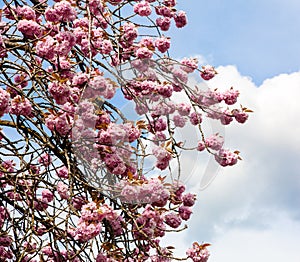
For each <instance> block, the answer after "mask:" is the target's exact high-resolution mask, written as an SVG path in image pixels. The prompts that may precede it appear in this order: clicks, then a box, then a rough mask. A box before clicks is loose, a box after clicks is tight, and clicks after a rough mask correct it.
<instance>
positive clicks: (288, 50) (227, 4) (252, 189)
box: [167, 0, 300, 262]
mask: <svg viewBox="0 0 300 262" xmlns="http://www.w3.org/2000/svg"><path fill="white" fill-rule="evenodd" d="M178 2H179V6H180V7H181V8H182V9H184V10H185V11H186V12H187V14H188V19H189V25H188V26H187V27H186V28H184V29H182V30H179V31H178V30H176V31H175V30H174V31H172V50H171V55H173V56H176V57H180V58H181V57H185V56H186V57H188V56H200V57H203V59H205V60H206V61H207V62H208V63H210V64H213V65H214V66H216V67H217V71H218V72H219V74H218V75H217V77H216V78H215V79H213V80H211V81H209V83H208V84H209V85H210V86H212V87H214V88H216V87H217V88H219V89H222V88H228V87H230V86H232V85H233V86H234V87H235V88H237V89H240V91H241V97H240V102H241V103H242V104H243V105H246V106H248V107H249V108H251V109H253V110H254V114H253V115H252V116H251V117H250V119H249V121H248V123H246V124H245V125H233V126H230V127H228V128H226V133H225V134H226V136H225V139H226V141H227V145H228V147H233V148H237V149H240V151H241V155H242V158H243V161H242V162H240V163H239V164H238V165H237V166H234V167H231V168H225V169H222V168H221V169H219V171H218V174H217V177H216V178H215V180H214V181H213V183H212V184H211V185H210V186H209V187H208V188H207V189H205V190H204V191H199V187H198V186H197V185H199V181H200V180H201V176H202V173H203V170H204V169H205V168H204V169H203V167H199V168H198V165H197V164H194V165H195V166H196V168H194V171H193V174H192V177H191V178H190V180H189V184H190V187H191V188H192V190H194V191H195V192H197V193H198V195H199V196H198V203H197V205H196V207H195V209H194V216H193V218H192V220H191V223H190V225H189V227H190V229H189V230H188V231H187V232H184V233H183V234H182V236H181V239H180V241H179V240H178V239H179V238H180V237H179V236H178V237H176V238H174V236H171V237H170V238H169V239H168V240H167V241H168V244H171V243H174V245H176V244H177V246H179V249H180V250H179V252H181V253H184V250H185V249H186V248H187V247H188V246H189V244H190V243H192V242H193V241H196V240H198V241H200V242H201V241H207V242H210V243H212V244H213V245H212V246H211V251H212V255H211V258H210V260H209V261H210V262H239V261H243V262H253V261H258V262H261V261H262V262H263V261H272V262H281V261H289V262H299V261H300V254H299V252H298V251H297V250H298V245H299V243H300V166H299V159H300V138H299V133H300V121H299V112H300V105H299V104H300V103H299V101H298V99H299V97H300V72H299V70H300V45H299V39H300V16H299V13H300V2H299V1H292V0H287V1H278V0H263V1H257V0H256V1H254V0H248V1H238V0H236V1H233V0H226V1H225V0H223V1H222V0H214V1H199V0H186V1H180V0H178ZM185 161H186V166H188V165H190V164H191V163H192V162H195V160H194V159H186V160H185ZM197 161H198V160H197ZM199 163H202V162H201V161H199ZM201 168H202V169H201Z"/></svg>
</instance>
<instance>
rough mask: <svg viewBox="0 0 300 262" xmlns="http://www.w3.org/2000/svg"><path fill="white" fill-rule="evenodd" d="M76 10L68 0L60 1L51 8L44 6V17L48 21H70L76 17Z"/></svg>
mask: <svg viewBox="0 0 300 262" xmlns="http://www.w3.org/2000/svg"><path fill="white" fill-rule="evenodd" d="M76 15H77V12H76V10H75V8H73V7H72V5H71V3H70V2H68V1H65V0H63V1H60V2H58V3H56V4H55V5H54V7H53V8H50V7H48V8H46V10H45V18H46V20H47V21H49V22H70V21H73V20H75V19H76Z"/></svg>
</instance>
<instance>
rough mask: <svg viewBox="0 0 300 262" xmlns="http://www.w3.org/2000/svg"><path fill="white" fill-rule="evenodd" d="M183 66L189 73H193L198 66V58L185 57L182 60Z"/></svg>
mask: <svg viewBox="0 0 300 262" xmlns="http://www.w3.org/2000/svg"><path fill="white" fill-rule="evenodd" d="M181 64H182V66H181V67H180V68H181V69H182V70H184V71H185V72H187V73H192V72H194V71H195V69H197V68H198V59H197V58H189V59H188V58H184V59H183V60H181Z"/></svg>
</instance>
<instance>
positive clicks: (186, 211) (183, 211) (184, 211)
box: [178, 206, 192, 220]
mask: <svg viewBox="0 0 300 262" xmlns="http://www.w3.org/2000/svg"><path fill="white" fill-rule="evenodd" d="M178 211H179V216H180V217H181V218H182V219H183V220H189V219H190V216H191V214H192V210H191V209H190V208H189V207H187V206H181V207H179V209H178Z"/></svg>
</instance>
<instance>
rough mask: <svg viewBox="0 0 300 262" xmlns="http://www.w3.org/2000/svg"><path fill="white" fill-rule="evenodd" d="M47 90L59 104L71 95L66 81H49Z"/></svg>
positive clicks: (63, 102)
mask: <svg viewBox="0 0 300 262" xmlns="http://www.w3.org/2000/svg"><path fill="white" fill-rule="evenodd" d="M48 90H49V93H50V94H51V95H52V96H53V98H54V99H55V102H56V103H57V104H59V105H63V104H65V103H66V102H67V101H68V99H69V97H70V95H71V89H70V86H68V85H67V84H66V83H60V82H58V81H55V82H51V83H50V84H49V85H48Z"/></svg>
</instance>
